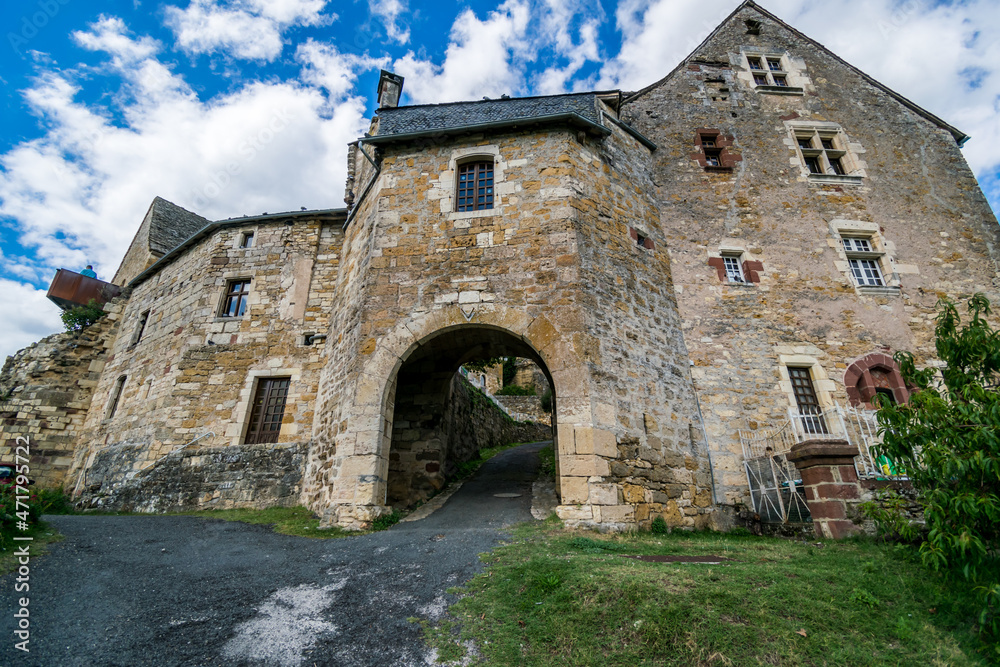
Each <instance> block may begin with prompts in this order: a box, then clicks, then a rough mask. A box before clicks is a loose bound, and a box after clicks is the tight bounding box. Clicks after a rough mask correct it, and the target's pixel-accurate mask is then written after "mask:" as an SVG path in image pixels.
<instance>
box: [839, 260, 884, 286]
mask: <svg viewBox="0 0 1000 667" xmlns="http://www.w3.org/2000/svg"><path fill="white" fill-rule="evenodd" d="M847 261H848V263H849V264H850V265H851V275H852V276H853V277H854V281H855V282H856V283H857V284H858V285H859V286H861V287H884V286H885V281H884V280H883V279H882V269H881V268H880V267H879V265H878V261H876V260H874V259H848V260H847Z"/></svg>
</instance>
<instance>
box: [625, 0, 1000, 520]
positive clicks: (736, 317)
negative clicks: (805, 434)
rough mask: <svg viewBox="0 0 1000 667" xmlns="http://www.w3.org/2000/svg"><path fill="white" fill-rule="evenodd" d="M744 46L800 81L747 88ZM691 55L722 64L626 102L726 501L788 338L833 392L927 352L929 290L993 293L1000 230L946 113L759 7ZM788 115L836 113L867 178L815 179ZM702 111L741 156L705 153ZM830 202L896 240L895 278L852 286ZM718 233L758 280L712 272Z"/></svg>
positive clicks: (783, 410) (837, 213) (741, 481)
mask: <svg viewBox="0 0 1000 667" xmlns="http://www.w3.org/2000/svg"><path fill="white" fill-rule="evenodd" d="M745 18H754V19H757V20H761V21H762V23H763V27H762V31H761V35H760V36H751V35H747V34H746V27H745V25H744V23H743V20H744V19H745ZM741 46H750V47H761V48H763V49H765V50H768V51H771V52H777V53H786V54H788V55H790V56H792V57H794V58H796V59H801V62H799V63H798V64H799V65H804V70H803V74H804V76H805V77H807V79H806V80H805V81H804V82H805V86H804V87H805V90H804V94H803V95H797V96H792V95H787V96H779V95H767V94H762V93H759V92H755V91H753V90H751V89H750V86H749V85H748V84H747V78H748V76H749V73H748V72H747V71H746V67H745V64H744V62H743V60H742V59H741V58H739V52H740V47H741ZM694 58H695V59H698V60H702V61H715V62H716V64H711V65H710V64H704V63H702V64H698V63H694V62H688V63H686V64H684V65H682V66H681V68H680V69H679V70H678V71H677V72H676V73H675V74H674V75H673V76H672V77H671V78H670V79H669V80H667V81H665V82H664V83H662V84H661V85H659V86H658V87H656V88H655V89H653V90H651V91H649V92H647V93H645V94H643V95H640V96H639V97H637V98H636V99H634V100H632V101H631V102H629V103H628V104H627V105H626V107H625V110H624V111H623V118H625V119H626V120H628V121H629V122H631V123H633V124H634V125H635V126H636V127H637V128H638V129H639V130H640V131H642V132H643V133H644V134H646V136H648V137H650V138H651V139H652V140H653V141H654V142H656V143H657V144H658V145H659V149H658V150H657V151H656V153H655V154H654V159H655V161H656V164H655V167H654V172H653V173H654V179H655V182H656V187H657V193H658V198H659V201H660V206H661V221H662V225H663V229H664V233H665V235H666V239H665V240H666V245H667V247H668V248H669V252H670V258H671V262H672V267H673V282H674V290H675V291H676V294H677V299H678V306H679V308H680V314H681V318H682V320H683V327H684V338H685V341H686V343H687V347H688V349H689V350H690V354H691V359H692V362H693V365H694V368H693V372H694V378H695V385H696V388H697V390H698V393H699V396H700V400H701V403H702V408H703V411H704V415H705V420H706V424H707V428H708V435H709V439H710V442H711V445H712V447H713V449H714V450H715V452H714V454H713V456H714V457H715V462H716V475H717V481H719V482H720V485H721V488H722V489H723V491H724V492H725V494H724V495H725V497H726V499H728V501H730V502H733V501H738V500H740V499H742V498H744V497H745V496H744V494H745V488H746V477H745V474H744V472H743V470H742V466H741V449H740V443H739V439H738V433H737V431H738V429H741V428H742V429H746V428H750V429H764V428H772V427H775V426H777V425H779V424H780V422H781V421H782V420H783V419H785V418H787V412H788V409H789V407H790V399H789V396H788V393H787V391H788V387H787V386H786V385H785V384H784V383H783V382H782V380H783V378H782V376H781V374H780V371H779V359H780V358H781V355H785V358H786V359H787V358H799V359H803V358H811V359H814V360H815V361H816V362H817V364H818V365H819V369H817V372H818V373H820V374H824V373H825V375H826V376H827V377H828V380H827V381H822V380H821V381H819V382H818V383H817V384H819V385H821V386H820V387H819V388H820V389H825V390H828V392H829V393H828V399H829V400H830V401H831V402H835V403H839V404H842V405H846V404H847V396H846V392H845V389H844V385H843V375H844V371H845V369H846V368H847V366H848V365H850V364H851V363H852V362H853V361H854V360H855V359H857V358H859V357H862V356H864V355H866V354H868V353H871V352H874V351H883V350H891V351H894V350H911V351H913V352H914V353H915V354H916V355H917V356H918V360H919V362H921V363H923V362H927V361H928V360H930V359H931V358H932V357H933V354H934V350H933V340H932V336H933V318H934V316H935V313H936V311H935V309H934V306H935V303H936V301H937V299H938V297H939V296H950V297H951V298H953V299H957V298H962V297H964V296H967V295H969V294H972V293H974V292H977V291H983V292H986V293H987V294H988V295H989V296H990V298H991V300H992V301H993V302H994V303H997V302H998V301H997V299H998V298H1000V291H998V287H1000V282H998V275H1000V274H998V271H1000V263H998V259H1000V258H998V255H997V249H998V248H1000V233H998V226H997V222H996V219H995V218H994V216H993V214H992V212H991V211H990V209H989V207H988V205H987V203H986V200H985V198H984V197H983V195H982V193H981V191H980V189H979V186H978V184H977V183H976V180H975V178H974V176H973V174H972V172H971V171H970V170H969V168H968V166H967V164H966V163H965V161H964V159H963V157H962V154H961V152H960V150H959V148H958V147H957V146H956V144H955V140H954V139H953V138H952V136H951V135H950V134H949V133H948V132H947V131H945V130H943V129H941V128H939V127H937V126H935V125H933V124H932V123H930V122H929V121H928V120H926V119H924V118H921V117H919V116H918V115H916V114H915V113H914V112H912V111H910V110H908V109H906V108H904V107H903V106H902V105H901V104H899V103H898V102H897V101H896V100H893V99H892V98H890V97H889V96H888V95H887V94H885V93H884V92H882V91H880V90H878V89H876V88H875V87H873V86H871V85H870V84H868V83H866V82H865V81H863V80H862V79H861V77H859V76H858V75H857V74H855V73H854V72H853V71H851V70H850V69H849V68H847V67H845V66H844V65H843V64H841V63H840V62H839V61H837V60H836V59H834V58H833V57H832V56H831V55H830V54H828V53H827V52H825V51H823V50H821V49H818V48H816V47H815V46H814V45H813V44H811V43H808V42H806V41H804V40H801V39H800V38H798V37H796V36H795V35H794V34H792V33H791V32H789V31H787V30H785V29H784V28H782V27H781V26H779V25H778V24H776V23H775V22H773V21H771V20H770V19H768V18H767V17H764V16H762V15H760V14H759V13H757V12H756V11H755V10H753V9H744V10H742V11H741V12H740V13H739V14H738V15H737V16H736V17H735V18H734V20H733V21H731V22H730V23H729V24H727V25H725V26H723V27H722V28H721V29H720V30H719V32H718V33H717V34H716V35H715V37H714V38H712V39H711V41H710V42H709V43H708V44H706V45H704V46H703V47H701V48H700V49H699V50H698V51H697V52H696V53H695V54H694ZM710 79H722V80H723V82H722V83H715V84H713V83H711V82H710ZM723 88H728V92H726V91H723V90H722V89H723ZM713 95H714V96H715V97H716V99H715V100H714V101H713V100H712V96H713ZM723 98H726V99H723ZM785 120H791V121H793V122H802V121H832V122H835V123H837V124H839V125H840V126H841V128H842V129H843V130H844V132H845V133H846V135H847V137H848V139H849V141H850V145H851V147H852V148H853V149H854V153H855V157H856V158H857V162H856V164H855V166H860V167H861V168H863V170H864V173H865V174H866V175H865V176H864V177H863V178H862V179H861V183H860V184H859V185H850V184H826V185H821V184H814V183H810V182H809V180H808V178H807V177H806V176H805V175H804V174H803V173H802V167H801V166H800V165H801V162H800V160H799V157H798V155H797V154H796V152H795V150H794V144H793V143H792V139H791V137H790V135H789V133H788V131H787V128H786V125H785V122H784V121H785ZM698 128H714V129H718V130H720V131H722V132H723V133H724V134H728V135H731V136H732V137H733V146H732V147H730V148H728V149H727V150H728V151H730V152H731V153H732V154H733V155H736V156H738V157H739V158H742V159H740V160H738V161H735V162H734V163H733V169H732V171H731V172H711V171H707V170H705V169H704V168H703V166H702V165H701V164H700V163H699V161H698V160H697V159H696V158H697V155H694V156H693V154H695V153H696V152H697V148H696V146H695V134H696V130H697V129H698ZM837 219H848V220H856V221H866V222H868V223H874V228H876V229H878V230H879V232H880V233H881V236H882V237H883V238H884V239H885V241H886V242H887V248H886V250H887V251H888V252H889V254H890V255H894V262H893V263H892V267H893V269H894V271H895V273H896V274H897V276H898V278H899V282H900V285H901V290H900V291H899V292H898V293H897V294H894V295H864V294H859V293H857V291H856V290H855V288H854V287H853V284H852V283H851V282H850V281H849V279H848V278H847V276H846V275H845V272H844V269H845V268H846V267H845V266H844V257H843V255H842V254H841V253H840V252H839V250H840V248H839V245H838V242H837V241H836V240H835V238H834V235H833V233H832V232H831V223H832V222H833V221H835V220H837ZM868 227H869V228H872V227H873V226H872V225H871V224H869V225H868ZM725 246H728V247H739V248H742V249H744V250H745V252H746V255H745V257H749V258H751V259H753V260H758V261H760V262H762V264H763V270H762V271H761V272H760V275H759V279H760V282H759V283H757V284H755V285H752V286H742V285H727V284H724V283H723V282H722V281H720V278H719V275H718V272H717V270H716V268H715V267H713V266H710V265H709V263H708V262H709V259H710V256H709V255H710V253H712V254H714V255H716V256H718V254H719V250H720V248H721V247H725ZM795 355H799V356H798V357H795ZM814 379H818V378H814ZM721 499H722V498H720V500H721Z"/></svg>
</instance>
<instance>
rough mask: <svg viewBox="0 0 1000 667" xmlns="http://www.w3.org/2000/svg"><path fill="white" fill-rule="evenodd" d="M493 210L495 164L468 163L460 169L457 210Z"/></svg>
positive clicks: (460, 166) (490, 162)
mask: <svg viewBox="0 0 1000 667" xmlns="http://www.w3.org/2000/svg"><path fill="white" fill-rule="evenodd" d="M491 208H493V162H492V161H489V162H467V163H466V164H463V165H459V167H458V192H457V194H456V210H458V211H484V210H487V209H491Z"/></svg>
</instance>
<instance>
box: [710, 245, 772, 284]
mask: <svg viewBox="0 0 1000 667" xmlns="http://www.w3.org/2000/svg"><path fill="white" fill-rule="evenodd" d="M708 265H709V266H711V267H712V268H714V269H715V270H716V271H717V272H718V275H719V281H720V282H723V283H728V284H730V285H754V284H756V283H759V282H760V274H761V273H763V271H764V264H763V262H761V261H759V260H753V259H749V258H748V257H747V256H746V254H745V251H743V250H739V249H735V248H722V249H720V250H719V254H718V255H715V253H710V256H709V258H708Z"/></svg>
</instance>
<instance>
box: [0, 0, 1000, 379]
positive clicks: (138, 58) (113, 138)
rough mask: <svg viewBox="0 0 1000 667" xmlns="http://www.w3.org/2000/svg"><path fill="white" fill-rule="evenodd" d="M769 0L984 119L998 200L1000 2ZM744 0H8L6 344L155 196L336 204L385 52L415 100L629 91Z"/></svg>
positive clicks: (998, 203)
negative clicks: (59, 283)
mask: <svg viewBox="0 0 1000 667" xmlns="http://www.w3.org/2000/svg"><path fill="white" fill-rule="evenodd" d="M762 4H763V5H764V6H765V7H766V8H767V9H769V10H771V11H772V12H774V13H776V14H778V15H779V16H781V17H782V18H783V19H785V20H786V21H787V22H789V23H791V24H792V25H795V26H796V27H798V28H799V29H800V30H802V31H804V32H805V33H806V34H808V35H810V36H812V37H813V38H814V39H816V40H818V41H819V42H821V43H823V44H825V45H826V46H827V47H829V48H831V49H832V50H833V51H835V52H836V53H838V54H839V55H840V56H841V57H843V58H845V59H846V60H847V61H848V62H850V63H852V64H854V65H856V66H858V67H860V68H861V69H862V70H864V71H866V72H867V73H868V74H870V75H872V76H874V77H875V78H876V79H879V80H880V81H882V82H883V83H885V84H887V85H889V86H890V87H892V88H894V89H895V90H897V91H899V92H900V93H902V94H903V95H905V96H907V97H909V98H910V99H912V100H914V101H916V102H917V103H918V104H920V105H922V106H924V107H925V108H927V109H929V110H930V111H932V112H934V113H935V114H937V115H939V116H941V117H942V118H944V119H945V120H947V121H948V122H949V123H951V124H953V125H955V126H957V127H958V128H959V129H961V130H963V131H964V132H966V133H968V134H970V135H971V136H972V140H971V141H969V143H968V144H966V147H965V149H964V150H965V155H966V159H967V160H968V161H969V163H970V165H971V166H972V168H973V169H974V170H975V172H976V174H977V175H978V176H979V179H980V182H981V183H982V185H983V188H984V189H985V190H986V193H987V196H988V197H989V198H990V201H991V202H992V204H993V208H994V210H1000V151H997V150H995V148H994V147H995V146H996V145H997V144H998V143H1000V121H998V118H1000V113H998V112H1000V74H998V72H997V68H998V67H1000V65H998V63H1000V2H997V0H955V1H953V2H945V1H941V0H937V1H933V0H836V2H832V1H831V0H767V1H766V2H764V3H762ZM737 5H738V1H737V0H620V2H617V3H615V2H612V1H611V0H603V1H600V0H506V2H503V3H498V2H495V1H494V2H487V1H479V0H457V1H456V0H436V1H435V2H433V3H430V2H417V0H339V2H327V1H326V0H191V1H188V0H174V1H173V2H169V1H161V0H128V1H112V0H106V1H103V2H100V3H96V2H85V1H84V0H32V1H21V0H4V2H3V3H2V7H0V25H2V26H3V29H4V33H5V34H4V37H3V44H0V83H2V84H3V90H4V93H3V98H2V100H3V101H2V105H3V121H4V122H3V125H2V128H3V129H2V132H0V234H2V237H0V264H2V273H0V312H2V313H3V321H2V322H0V360H2V359H3V357H4V355H6V354H11V353H13V352H14V351H15V350H17V349H18V348H20V347H22V346H24V345H27V344H29V343H30V342H32V341H34V340H37V339H38V338H40V337H41V336H43V335H46V334H48V333H52V332H54V331H57V330H59V329H60V328H61V326H60V322H59V317H58V313H59V311H58V309H57V308H56V307H55V305H53V304H51V303H50V302H49V301H48V300H47V299H45V296H44V294H45V288H46V287H47V284H48V281H49V279H50V278H51V277H52V275H53V273H54V271H55V270H56V269H57V268H59V267H66V268H71V269H74V270H79V269H81V268H82V267H83V266H84V265H85V264H88V263H92V264H94V265H95V267H96V269H97V271H98V275H99V276H100V277H102V278H106V279H109V278H110V277H111V275H113V273H114V271H115V269H116V268H117V266H118V263H119V261H120V260H121V257H122V255H123V253H124V252H125V249H126V248H127V246H128V243H129V241H130V240H131V238H132V235H133V234H134V233H135V230H136V228H137V227H138V225H139V223H140V222H141V220H142V216H143V214H144V213H145V211H146V209H147V208H148V206H149V204H150V202H151V201H152V199H153V197H154V196H156V195H159V196H161V197H164V198H166V199H169V200H170V201H173V202H175V203H177V204H179V205H181V206H183V207H185V208H187V209H189V210H192V211H195V212H196V213H199V214H201V215H203V216H205V217H208V218H212V219H218V218H227V217H231V216H239V215H256V214H259V213H263V212H265V211H269V212H276V211H287V210H298V209H299V208H300V207H303V206H305V207H308V208H338V207H341V206H343V190H344V178H345V165H344V157H345V153H346V144H347V143H348V142H350V141H352V140H353V139H355V138H357V137H358V136H360V135H361V133H362V132H363V131H364V130H365V129H366V128H367V125H368V119H369V118H370V117H371V114H372V112H373V111H374V104H373V102H374V100H373V97H374V92H375V87H376V84H377V81H378V70H379V69H380V68H386V69H391V70H393V71H395V72H397V73H399V74H401V75H403V76H405V77H406V84H405V91H404V97H403V103H404V104H419V103H427V102H441V101H454V100H469V99H480V98H481V97H483V96H484V95H488V96H492V97H496V96H499V95H501V94H503V93H507V94H511V95H531V94H549V93H560V92H567V91H578V90H588V89H609V88H622V89H624V90H635V89H638V88H640V87H642V86H645V85H647V84H649V83H652V82H653V81H655V80H657V79H659V78H660V77H662V76H663V75H665V74H666V73H667V72H668V71H669V70H670V69H672V68H673V66H674V65H676V64H677V62H678V61H679V60H680V59H682V58H683V57H684V56H685V55H686V54H687V53H689V52H690V51H691V50H692V49H693V48H694V47H695V46H696V45H697V44H698V43H699V42H700V41H701V40H702V39H703V38H704V37H705V36H706V35H707V34H708V33H709V32H710V31H711V30H712V28H714V27H715V25H717V24H718V23H719V22H720V21H721V20H722V19H723V18H724V17H725V16H726V15H728V14H729V12H731V11H732V10H733V9H734V8H735V7H736V6H737ZM834 6H835V7H836V11H832V8H833V7H834Z"/></svg>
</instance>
